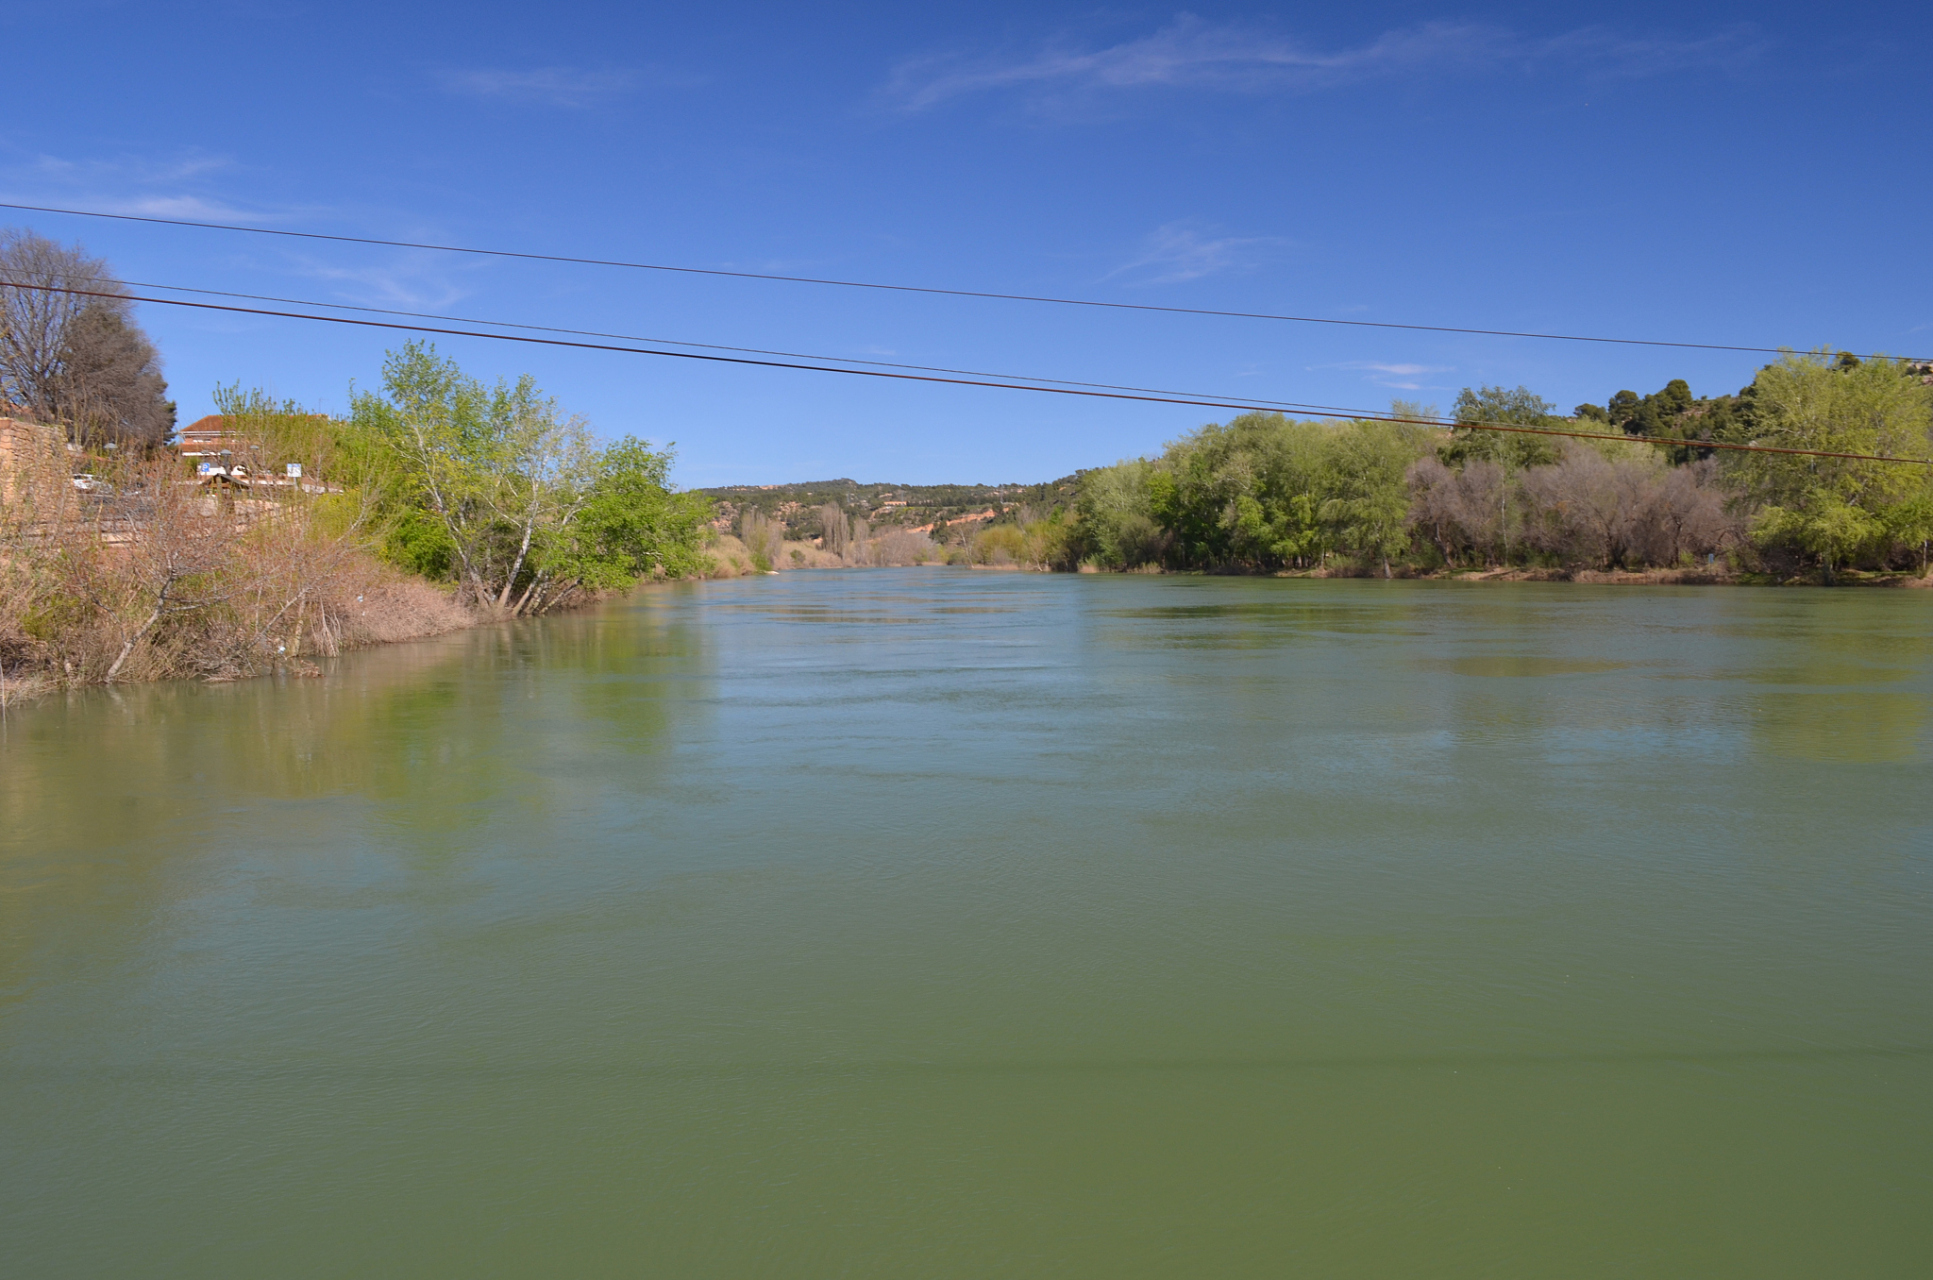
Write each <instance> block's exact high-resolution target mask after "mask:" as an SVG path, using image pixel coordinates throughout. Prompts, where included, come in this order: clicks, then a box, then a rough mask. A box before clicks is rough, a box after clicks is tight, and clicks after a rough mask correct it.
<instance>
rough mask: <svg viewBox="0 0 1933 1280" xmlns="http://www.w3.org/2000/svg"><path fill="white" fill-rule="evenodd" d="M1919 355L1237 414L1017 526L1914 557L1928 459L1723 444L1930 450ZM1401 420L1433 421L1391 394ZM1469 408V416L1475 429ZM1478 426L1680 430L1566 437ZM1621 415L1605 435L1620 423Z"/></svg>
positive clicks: (1057, 546)
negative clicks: (1630, 385) (1349, 417)
mask: <svg viewBox="0 0 1933 1280" xmlns="http://www.w3.org/2000/svg"><path fill="white" fill-rule="evenodd" d="M1930 373H1933V370H1929V369H1928V368H1927V367H1926V366H1924V365H1914V364H1909V363H1907V362H1903V361H1895V360H1880V359H1875V360H1869V361H1860V360H1857V359H1854V358H1852V357H1850V356H1839V357H1837V358H1834V357H1832V356H1830V355H1829V354H1827V353H1813V354H1811V355H1804V356H1800V355H1787V356H1785V357H1782V358H1781V359H1779V360H1777V361H1775V362H1773V363H1772V364H1769V365H1767V366H1766V367H1765V368H1764V369H1762V370H1761V371H1760V372H1759V374H1758V376H1757V377H1756V378H1755V379H1754V381H1753V382H1752V384H1751V385H1750V386H1748V387H1747V388H1745V389H1744V390H1743V391H1742V392H1741V393H1740V394H1738V395H1737V396H1726V397H1719V398H1716V399H1709V400H1699V399H1695V398H1694V397H1692V396H1691V394H1690V390H1689V388H1688V387H1687V386H1686V384H1685V383H1684V382H1682V381H1674V382H1672V383H1670V384H1668V385H1667V386H1666V387H1665V388H1664V389H1663V390H1662V391H1660V392H1657V393H1654V394H1652V395H1649V396H1644V397H1639V396H1637V395H1635V394H1634V393H1631V392H1619V393H1618V394H1617V395H1616V396H1614V397H1612V398H1611V400H1610V402H1609V403H1608V404H1607V405H1606V406H1604V407H1603V408H1599V407H1597V406H1588V405H1587V406H1579V408H1578V410H1577V411H1576V412H1575V413H1574V414H1573V415H1572V416H1571V417H1569V418H1564V417H1558V416H1556V415H1555V414H1554V412H1553V409H1554V406H1552V405H1550V404H1549V403H1548V402H1546V401H1544V400H1542V399H1541V398H1539V397H1537V396H1536V395H1534V394H1532V393H1530V392H1529V391H1527V390H1525V389H1523V388H1517V389H1515V390H1505V389H1502V388H1497V387H1484V388H1480V389H1477V390H1465V391H1464V392H1463V393H1462V394H1461V395H1460V396H1459V397H1458V399H1457V402H1456V405H1455V408H1454V415H1453V416H1454V419H1455V421H1456V422H1457V423H1458V424H1459V425H1457V426H1455V427H1451V428H1444V429H1438V428H1432V427H1428V426H1420V425H1414V424H1407V423H1400V422H1380V421H1358V422H1345V423H1342V424H1339V425H1332V424H1326V423H1316V422H1300V421H1293V420H1290V419H1288V418H1285V417H1283V416H1281V415H1279V414H1260V413H1255V414H1245V415H1243V416H1241V417H1238V418H1236V419H1234V420H1233V421H1231V422H1228V423H1225V424H1210V425H1208V426H1204V427H1202V428H1200V429H1199V430H1197V431H1194V432H1191V433H1190V434H1188V435H1187V436H1184V437H1182V438H1181V439H1179V440H1176V441H1175V442H1173V443H1172V444H1170V445H1169V446H1168V447H1167V449H1166V450H1164V451H1163V453H1162V454H1161V455H1160V456H1159V457H1154V458H1138V459H1133V460H1130V461H1126V462H1121V463H1117V464H1116V465H1114V466H1111V467H1103V468H1099V469H1097V470H1093V471H1087V472H1083V473H1082V474H1081V475H1080V477H1079V497H1078V499H1077V501H1076V502H1075V504H1074V510H1073V512H1072V514H1071V517H1070V516H1067V515H1055V516H1051V517H1048V518H1045V519H1040V520H1036V521H1034V522H1032V523H1031V524H1027V525H1024V526H1023V531H1024V533H1025V536H1026V537H1027V538H1028V539H1029V540H1030V544H1031V545H1032V546H1034V547H1037V548H1039V553H1038V562H1039V563H1041V564H1042V565H1044V566H1046V567H1056V568H1063V569H1068V568H1074V567H1077V566H1080V565H1083V564H1086V565H1092V566H1094V567H1098V568H1106V569H1134V568H1143V567H1149V568H1162V569H1177V570H1187V569H1193V570H1208V571H1236V572H1241V571H1247V572H1272V571H1282V570H1298V569H1322V568H1327V569H1330V570H1344V571H1352V572H1374V573H1378V574H1383V575H1393V574H1394V573H1396V572H1398V571H1402V572H1407V573H1414V572H1427V571H1433V570H1444V569H1452V570H1453V569H1460V568H1478V567H1495V568H1501V567H1515V568H1526V569H1557V570H1576V569H1637V568H1681V567H1688V566H1692V565H1703V564H1715V563H1718V562H1720V561H1721V560H1722V561H1723V562H1724V563H1725V564H1726V565H1727V566H1728V567H1729V568H1737V569H1764V570H1769V571H1773V572H1777V573H1781V574H1788V575H1789V574H1792V573H1798V572H1803V571H1813V572H1817V573H1818V574H1819V575H1820V576H1821V577H1822V578H1823V580H1825V581H1828V582H1830V581H1832V580H1833V579H1834V577H1835V576H1836V575H1837V574H1838V573H1840V572H1842V571H1844V570H1845V569H1848V568H1858V569H1866V570H1885V569H1905V568H1913V569H1918V570H1920V571H1922V572H1924V570H1925V568H1926V562H1927V551H1928V544H1929V540H1933V467H1928V466H1924V465H1911V464H1903V463H1892V462H1876V461H1867V460H1861V459H1855V458H1833V457H1819V456H1808V455H1801V454H1780V453H1773V452H1738V451H1731V450H1719V449H1714V448H1711V447H1710V445H1711V444H1712V443H1715V442H1726V443H1741V444H1742V443H1755V444H1759V445H1766V446H1772V447H1773V448H1786V449H1804V450H1814V451H1818V452H1821V453H1847V454H1877V455H1882V456H1887V457H1905V458H1919V459H1925V458H1927V457H1929V455H1930V454H1933V440H1930V439H1929V425H1933V387H1929V385H1928V382H1929V374H1930ZM1391 416H1392V417H1396V418H1429V417H1434V416H1435V415H1434V414H1433V413H1431V412H1429V411H1425V410H1422V409H1420V408H1419V407H1418V406H1414V405H1404V404H1401V403H1399V404H1398V405H1397V406H1396V412H1394V413H1392V415H1391ZM1464 424H1467V425H1464ZM1484 425H1493V426H1507V427H1520V428H1531V429H1533V430H1534V429H1537V428H1547V429H1548V428H1554V429H1563V430H1582V431H1601V432H1603V433H1604V434H1607V435H1630V436H1639V435H1642V436H1647V437H1653V438H1664V439H1670V440H1682V441H1683V442H1684V443H1683V444H1682V445H1673V446H1660V445H1655V444H1640V443H1637V442H1635V441H1626V440H1623V439H1614V440H1575V439H1564V438H1561V437H1554V436H1545V435H1538V434H1533V433H1531V432H1510V431H1491V430H1483V429H1481V427H1482V426H1484ZM1613 428H1614V429H1615V430H1612V429H1613Z"/></svg>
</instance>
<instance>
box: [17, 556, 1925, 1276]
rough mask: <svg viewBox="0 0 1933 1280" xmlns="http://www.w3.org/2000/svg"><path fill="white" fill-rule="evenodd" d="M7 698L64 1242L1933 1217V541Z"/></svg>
mask: <svg viewBox="0 0 1933 1280" xmlns="http://www.w3.org/2000/svg"><path fill="white" fill-rule="evenodd" d="M0 734H3V735H4V736H3V737H0V1272H3V1273H4V1274H5V1275H7V1276H9V1277H20V1278H22V1280H26V1278H29V1277H35V1278H37V1277H67V1276H117V1277H119V1276H130V1277H131V1276H182V1277H227V1276H249V1277H254V1276H261V1277H270V1276H273V1277H307V1276H439V1277H440V1276H449V1277H480V1276H604V1275H612V1276H677V1277H686V1276H690V1277H709V1276H720V1277H726V1276H773V1277H812V1276H852V1277H873V1276H879V1277H954V1276H958V1277H988V1276H1041V1277H1049V1276H1051V1277H1090V1276H1091V1277H1139V1276H1149V1277H1156V1276H1159V1277H1169V1276H1201V1277H1223V1276H1312V1277H1329V1276H1337V1277H1352V1276H1381V1277H1409V1276H1432V1277H1435V1276H1446V1277H1449V1276H1454V1277H1464V1276H1468V1277H1512V1276H1540V1277H1541V1276H1550V1277H1597V1276H1606V1277H1608V1276H1620V1277H1621V1276H1686V1277H1730V1276H1737V1277H1773V1276H1794V1277H1800V1276H1803V1277H1822V1276H1835V1277H1837V1276H1860V1277H1863V1276H1923V1275H1926V1274H1929V1273H1930V1272H1933V817H1929V809H1928V805H1929V788H1928V784H1929V782H1930V781H1933V770H1929V755H1930V754H1933V592H1918V591H1878V590H1842V591H1821V590H1742V589H1730V590H1727V589H1696V588H1679V589H1673V588H1658V589H1651V588H1592V587H1582V586H1567V585H1549V586H1542V585H1498V584H1446V583H1401V582H1397V583H1383V582H1364V581H1349V582H1309V581H1270V580H1241V579H1200V578H1196V579H1177V578H1142V577H1093V576H1083V577H1074V576H1036V575H1020V574H992V573H967V572H963V571H959V570H903V571H898V570H896V571H885V570H876V571H857V572H848V573H820V574H809V573H796V574H789V575H786V576H783V577H778V578H770V577H768V578H760V579H755V580H743V581H738V582H731V583H718V584H710V585H703V586H695V587H679V588H669V589H657V590H651V591H647V592H645V593H643V594H641V595H639V596H637V597H636V598H634V599H631V600H628V601H625V602H622V603H619V604H616V605H613V606H611V607H608V608H606V609H603V610H602V611H600V612H597V613H593V614H586V615H582V616H575V617H565V618H558V619H553V620H549V621H544V622H539V623H533V624H526V625H518V626H514V627H505V628H498V629H485V630H479V631H474V632H470V633H466V634H461V635H456V636H451V637H447V638H445V639H442V640H437V641H431V642H426V643H422V644H416V645H407V646H398V647H395V648H391V649H387V650H381V651H373V652H368V653H363V654H358V655H355V656H352V657H350V658H347V659H344V660H342V661H340V662H337V663H335V664H333V666H332V667H331V669H330V670H329V671H328V672H327V673H326V674H325V676H324V677H323V678H320V679H298V680H279V681H278V680H264V681H257V682H253V683H240V684H232V685H223V686H208V685H191V684H183V685H172V686H162V687H142V688H121V689H116V690H107V691H100V690H97V691H90V692H88V693H85V694H82V695H77V696H74V697H72V698H69V699H56V700H50V701H44V702H41V703H38V704H34V705H30V706H15V707H13V708H11V709H10V710H9V711H8V713H7V719H6V722H5V725H4V728H0Z"/></svg>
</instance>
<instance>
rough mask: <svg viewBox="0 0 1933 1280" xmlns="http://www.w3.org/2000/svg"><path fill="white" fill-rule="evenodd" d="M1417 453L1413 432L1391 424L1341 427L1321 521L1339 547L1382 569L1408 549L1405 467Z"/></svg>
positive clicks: (1419, 447) (1385, 574)
mask: <svg viewBox="0 0 1933 1280" xmlns="http://www.w3.org/2000/svg"><path fill="white" fill-rule="evenodd" d="M1421 452H1422V445H1421V443H1420V442H1419V440H1418V439H1417V436H1416V433H1415V428H1413V427H1409V428H1406V427H1404V426H1402V425H1399V424H1397V423H1393V422H1351V423H1349V424H1347V425H1345V426H1344V427H1342V428H1341V429H1340V430H1339V431H1338V432H1337V435H1336V438H1335V448H1334V449H1333V450H1332V451H1331V453H1330V460H1329V476H1328V484H1327V485H1326V486H1325V487H1326V488H1327V489H1328V491H1329V492H1330V493H1331V494H1332V495H1333V496H1332V497H1330V498H1329V499H1328V500H1327V501H1325V502H1324V503H1323V504H1322V517H1323V519H1324V520H1325V521H1327V522H1328V523H1329V524H1330V525H1331V526H1333V527H1334V528H1335V529H1336V531H1337V534H1338V540H1339V541H1340V543H1341V544H1342V545H1343V546H1344V547H1346V548H1348V549H1350V550H1352V551H1355V552H1358V553H1359V554H1361V555H1364V556H1368V557H1371V558H1373V559H1374V560H1376V561H1377V562H1379V563H1380V564H1381V565H1382V570H1383V577H1385V578H1387V577H1389V576H1391V575H1390V569H1389V558H1390V557H1391V556H1395V555H1401V554H1402V553H1403V552H1404V551H1405V550H1407V549H1408V547H1409V543H1410V534H1409V511H1410V493H1409V483H1408V476H1409V467H1410V464H1411V463H1412V462H1414V461H1415V460H1416V457H1417V455H1418V454H1419V453H1421Z"/></svg>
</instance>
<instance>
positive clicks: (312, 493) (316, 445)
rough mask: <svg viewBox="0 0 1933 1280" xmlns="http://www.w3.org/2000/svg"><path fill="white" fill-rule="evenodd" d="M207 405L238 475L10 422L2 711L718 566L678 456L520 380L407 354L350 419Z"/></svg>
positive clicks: (249, 670)
mask: <svg viewBox="0 0 1933 1280" xmlns="http://www.w3.org/2000/svg"><path fill="white" fill-rule="evenodd" d="M215 398H216V403H217V407H218V408H219V409H220V410H221V421H222V430H223V432H224V435H225V437H226V440H225V443H226V445H227V446H228V447H227V449H226V456H225V458H224V464H225V465H223V466H221V467H220V468H216V469H213V470H211V471H210V472H206V473H204V474H201V475H199V476H191V475H189V474H188V473H187V469H186V468H185V466H184V464H183V462H182V460H181V459H179V458H178V457H177V456H176V455H175V454H174V453H173V452H172V451H169V450H166V449H163V448H160V447H155V446H153V445H152V444H151V443H147V444H146V445H145V447H144V442H143V441H141V440H139V439H136V438H132V437H130V436H122V437H120V438H118V439H110V440H107V441H105V442H101V441H99V440H98V438H94V439H90V441H89V443H87V444H82V443H80V442H77V441H76V440H74V439H73V438H72V437H73V436H75V435H76V434H78V432H77V431H76V429H75V425H74V424H73V423H72V422H71V421H68V422H61V423H57V424H55V425H53V426H51V427H50V426H45V425H41V424H37V423H33V422H31V421H26V422H23V421H15V420H9V421H7V422H6V423H5V424H4V428H5V430H4V435H5V441H4V443H5V444H6V446H7V447H6V453H5V457H4V461H5V463H6V466H5V468H4V478H5V485H4V487H0V682H3V683H0V697H7V696H18V695H19V694H21V693H23V692H31V691H36V690H38V689H44V688H48V687H57V686H63V685H69V686H71V685H78V684H88V683H113V682H116V681H119V680H130V679H158V678H165V677H173V676H199V677H204V678H214V679H225V678H235V677H240V676H247V675H255V674H262V673H265V672H267V671H270V670H275V669H282V670H287V671H291V672H294V673H296V674H308V673H312V672H313V671H315V668H314V666H313V665H312V663H311V662H310V661H309V659H310V658H311V657H313V656H327V655H333V654H335V653H337V652H340V651H341V650H342V649H344V648H348V647H353V646H356V645H362V644H370V643H377V642H382V641H390V640H399V639H409V638H414V637H418V636H426V635H432V634H436V633H438V632H441V631H448V630H452V629H455V628H457V627H461V626H464V625H468V624H469V623H471V622H474V621H478V620H483V619H492V618H513V617H519V616H529V615H534V614H541V613H546V612H551V611H554V610H557V609H561V608H567V607H569V606H572V605H574V604H577V603H580V602H583V601H586V600H590V599H595V598H598V597H600V596H602V595H605V594H608V593H611V592H615V591H621V590H624V589H626V588H628V587H631V586H633V585H635V584H637V583H639V582H641V581H644V580H646V579H650V578H672V577H682V576H688V575H691V574H694V573H697V572H700V571H701V570H702V569H703V568H704V567H705V565H706V563H707V561H706V558H705V555H704V548H703V544H704V540H705V520H706V517H707V514H708V504H707V503H705V502H704V500H702V499H700V498H697V497H695V496H693V495H687V494H681V493H678V492H675V491H674V490H673V489H672V487H671V485H670V484H669V481H668V479H667V476H668V473H669V469H670V465H671V460H672V455H671V452H670V451H669V450H659V449H653V448H652V447H651V446H650V445H649V444H648V443H646V442H644V441H641V440H637V439H634V438H630V437H626V438H624V439H621V440H619V441H617V442H615V443H613V444H606V445H600V444H598V443H596V442H595V441H594V439H593V437H592V435H591V433H590V430H589V428H588V425H587V424H586V423H585V422H584V421H583V420H582V419H581V418H577V417H573V416H567V415H565V414H563V413H562V412H561V411H560V410H559V409H558V406H557V404H556V402H555V401H554V400H553V399H551V398H549V397H547V396H545V395H543V394H542V393H541V392H540V391H539V390H538V389H537V387H536V386H535V384H534V383H533V382H532V381H531V379H530V378H528V377H524V378H521V379H519V380H517V381H515V382H500V383H498V384H497V385H495V386H485V385H484V384H482V383H480V382H478V381H477V380H476V379H474V378H472V377H470V376H468V375H466V374H465V373H463V371H462V370H461V369H460V368H458V367H457V366H456V365H455V364H454V363H453V362H451V361H449V360H447V359H444V358H442V357H439V356H438V355H437V353H436V351H435V349H434V348H433V347H430V346H427V345H422V344H410V345H407V346H405V347H403V348H402V349H401V350H399V351H395V352H392V353H391V354H390V356H389V358H388V360H387V361H386V362H385V365H384V368H383V377H382V384H381V390H380V391H370V392H360V393H356V394H354V395H353V396H352V402H351V403H352V408H351V411H350V413H349V414H348V415H347V416H345V417H328V416H324V415H320V414H314V413H308V412H304V411H303V410H302V409H301V408H299V407H298V406H296V405H293V404H287V403H277V402H275V401H273V400H272V399H271V398H270V397H268V396H267V395H266V394H264V393H262V392H260V391H252V390H243V389H242V388H240V387H239V386H235V387H228V388H223V389H221V390H219V391H218V392H217V394H216V397H215ZM76 467H80V468H84V470H82V471H81V472H79V473H78V474H75V468H76Z"/></svg>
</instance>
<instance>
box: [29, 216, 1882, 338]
mask: <svg viewBox="0 0 1933 1280" xmlns="http://www.w3.org/2000/svg"><path fill="white" fill-rule="evenodd" d="M0 209H20V210H24V211H26V212H29V213H57V214H65V215H68V216H71V217H77V218H111V219H113V220H115V221H118V222H147V223H153V224H155V225H158V226H165V227H198V228H200V229H202V230H206V231H244V232H248V233H250V234H252V235H261V236H286V237H289V238H292V239H297V240H327V241H332V242H334V243H337V244H367V245H378V246H381V247H384V248H390V249H430V250H435V251H436V252H439V253H470V254H477V255H480V256H483V257H489V258H517V259H522V260H524V261H527V262H566V263H573V264H576V265H578V266H587V267H623V268H627V269H629V270H634V271H664V272H671V273H675V274H678V275H694V276H724V277H728V278H731V279H735V280H771V281H779V282H783V283H786V284H817V285H832V286H836V287H838V288H842V289H876V290H880V291H882V292H887V293H924V294H937V295H939V296H942V297H948V298H985V299H990V300H994V301H1000V302H1037V303H1049V304H1052V305H1054V306H1062V307H1096V308H1100V309H1103V310H1109V311H1155V312H1163V313H1166V314H1169V315H1184V316H1220V317H1222V318H1224V319H1231V320H1278V321H1287V322H1291V323H1295V324H1327V325H1338V326H1342V327H1346V328H1356V329H1404V330H1410V331H1413V332H1419V333H1462V334H1473V335H1477V336H1481V337H1492V338H1539V339H1544V340H1547V341H1551V342H1602V343H1611V344H1614V345H1617V346H1626V347H1676V348H1682V349H1686V350H1693V351H1743V352H1750V353H1753V354H1757V355H1777V354H1779V353H1780V352H1782V351H1786V350H1790V349H1793V348H1787V347H1754V346H1743V345H1738V344H1734V343H1726V342H1673V341H1668V340H1665V339H1659V338H1607V337H1602V336H1594V335H1590V334H1577V333H1539V332H1535V331H1530V330H1520V329H1481V328H1474V327H1469V326H1463V325H1447V324H1402V323H1398V322H1396V321H1393V320H1341V319H1337V318H1335V317H1333V316H1294V315H1280V314H1276V313H1273V312H1266V311H1222V310H1217V309H1215V308H1212V307H1168V306H1161V305H1159V304H1156V303H1152V302H1107V301H1103V300H1101V299H1098V298H1060V297H1053V296H1051V295H1044V294H1032V293H998V292H994V291H991V290H982V289H941V288H935V287H933V286H929V285H915V284H883V283H880V282H878V281H872V280H837V279H831V278H827V277H821V276H791V275H780V274H777V273H774V272H765V271H728V270H725V269H723V268H720V267H683V266H673V265H671V264H668V263H662V262H627V261H624V260H622V259H616V258H584V257H574V256H572V255H569V254H561V253H530V252H524V251H520V250H514V249H480V248H476V247H474V246H470V245H454V244H435V243H433V242H429V241H420V240H385V239H380V238H378V237H375V236H343V235H330V234H327V233H325V232H321V231H290V230H287V229H285V228H280V227H251V226H246V225H243V224H241V223H233V222H198V221H195V220H193V219H189V218H159V217H154V216H152V215H148V214H135V213H103V212H101V211H100V210H98V209H62V208H57V207H55V206H53V205H39V204H17V203H13V202H9V201H0ZM1862 358H1864V359H1869V360H1870V359H1884V358H1887V357H1885V356H1884V355H1883V354H1881V353H1873V354H1870V355H1866V356H1864V357H1862ZM1913 358H1914V359H1917V358H1918V357H1913Z"/></svg>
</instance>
